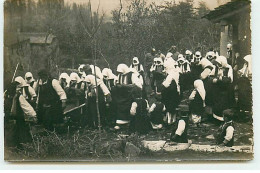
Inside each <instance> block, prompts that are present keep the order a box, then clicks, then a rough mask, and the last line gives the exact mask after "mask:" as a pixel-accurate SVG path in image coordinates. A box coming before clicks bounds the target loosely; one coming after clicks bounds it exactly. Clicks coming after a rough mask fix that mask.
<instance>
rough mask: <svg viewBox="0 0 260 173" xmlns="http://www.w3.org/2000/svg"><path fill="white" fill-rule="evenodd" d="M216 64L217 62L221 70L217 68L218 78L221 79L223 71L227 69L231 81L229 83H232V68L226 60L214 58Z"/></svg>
mask: <svg viewBox="0 0 260 173" xmlns="http://www.w3.org/2000/svg"><path fill="white" fill-rule="evenodd" d="M216 62H218V63H219V64H221V66H222V68H219V70H218V77H223V75H224V74H223V73H224V71H223V70H224V69H228V77H229V78H230V79H231V82H233V68H232V67H231V65H229V64H228V63H227V58H226V57H224V56H218V57H217V58H216ZM214 69H215V68H214Z"/></svg>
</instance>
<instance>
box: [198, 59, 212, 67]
mask: <svg viewBox="0 0 260 173" xmlns="http://www.w3.org/2000/svg"><path fill="white" fill-rule="evenodd" d="M199 65H201V66H202V68H203V69H204V68H206V67H207V66H211V67H213V64H212V63H211V62H210V61H209V60H208V59H207V58H202V59H201V61H200V62H199Z"/></svg>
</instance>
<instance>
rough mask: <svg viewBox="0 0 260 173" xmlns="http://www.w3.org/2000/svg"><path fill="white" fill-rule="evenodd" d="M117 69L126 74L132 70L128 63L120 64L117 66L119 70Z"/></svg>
mask: <svg viewBox="0 0 260 173" xmlns="http://www.w3.org/2000/svg"><path fill="white" fill-rule="evenodd" d="M116 71H117V72H120V73H122V74H126V73H128V72H130V70H129V67H128V66H127V65H126V64H119V65H118V66H117V70H116Z"/></svg>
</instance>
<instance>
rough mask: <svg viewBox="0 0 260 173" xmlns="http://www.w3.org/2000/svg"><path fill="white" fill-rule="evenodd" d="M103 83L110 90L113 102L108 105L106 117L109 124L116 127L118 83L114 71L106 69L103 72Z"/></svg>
mask: <svg viewBox="0 0 260 173" xmlns="http://www.w3.org/2000/svg"><path fill="white" fill-rule="evenodd" d="M102 74H103V82H104V84H105V85H106V86H107V88H108V90H109V91H110V93H111V97H112V101H111V103H109V104H106V116H107V121H108V122H107V123H108V125H109V126H111V127H114V125H115V121H116V120H115V111H116V109H115V108H116V106H115V105H116V101H115V84H116V81H117V76H116V75H114V74H113V72H112V70H111V69H109V68H104V69H103V70H102Z"/></svg>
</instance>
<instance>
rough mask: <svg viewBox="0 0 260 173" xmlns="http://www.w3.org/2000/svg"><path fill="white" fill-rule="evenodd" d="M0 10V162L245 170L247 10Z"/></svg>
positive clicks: (94, 4) (132, 5)
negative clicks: (241, 165)
mask: <svg viewBox="0 0 260 173" xmlns="http://www.w3.org/2000/svg"><path fill="white" fill-rule="evenodd" d="M1 5H2V6H3V12H4V14H3V18H4V22H3V37H4V38H3V59H2V62H3V66H4V68H3V75H4V76H3V83H2V85H3V92H4V93H3V96H4V98H3V103H4V105H3V107H4V108H3V110H4V114H3V124H1V125H0V127H3V129H4V130H3V131H4V136H3V138H1V139H0V141H4V149H3V150H4V160H5V161H6V162H10V163H13V162H83V163H97V162H100V163H173V162H177V161H178V162H179V161H191V162H192V161H201V162H205V161H250V160H253V159H254V131H253V122H254V115H253V110H252V105H253V101H252V95H253V93H252V53H251V47H252V44H251V1H250V0H5V1H4V2H3V3H2V4H1ZM254 58H255V57H254ZM254 92H255V91H254Z"/></svg>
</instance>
